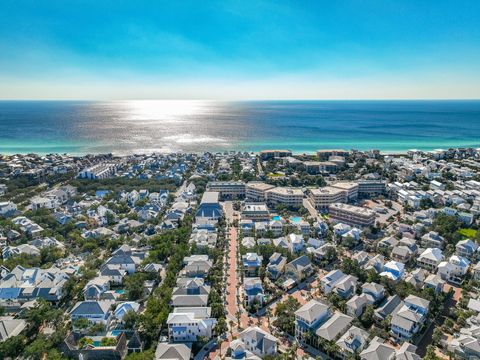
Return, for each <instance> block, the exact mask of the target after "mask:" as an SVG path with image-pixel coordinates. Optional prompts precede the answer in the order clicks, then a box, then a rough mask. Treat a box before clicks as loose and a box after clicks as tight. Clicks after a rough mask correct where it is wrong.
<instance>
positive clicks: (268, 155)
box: [260, 150, 292, 160]
mask: <svg viewBox="0 0 480 360" xmlns="http://www.w3.org/2000/svg"><path fill="white" fill-rule="evenodd" d="M288 156H292V152H291V151H290V150H263V151H260V159H262V160H270V159H278V158H284V157H288Z"/></svg>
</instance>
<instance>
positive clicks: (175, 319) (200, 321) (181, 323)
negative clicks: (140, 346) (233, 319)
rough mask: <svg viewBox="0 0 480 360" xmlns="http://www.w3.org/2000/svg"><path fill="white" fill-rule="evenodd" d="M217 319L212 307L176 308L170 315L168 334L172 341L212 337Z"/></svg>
mask: <svg viewBox="0 0 480 360" xmlns="http://www.w3.org/2000/svg"><path fill="white" fill-rule="evenodd" d="M215 323H216V320H215V319H213V318H211V317H210V308H207V307H202V308H176V309H175V310H174V312H173V313H170V314H169V315H168V319H167V325H168V336H169V339H170V341H172V342H192V341H197V340H198V339H199V338H200V337H205V338H207V339H210V338H211V337H212V332H213V327H214V326H215Z"/></svg>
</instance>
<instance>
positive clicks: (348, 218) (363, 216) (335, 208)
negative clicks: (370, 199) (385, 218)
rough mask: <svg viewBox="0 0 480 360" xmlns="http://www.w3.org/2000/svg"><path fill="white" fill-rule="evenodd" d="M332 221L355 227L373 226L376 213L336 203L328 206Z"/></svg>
mask: <svg viewBox="0 0 480 360" xmlns="http://www.w3.org/2000/svg"><path fill="white" fill-rule="evenodd" d="M328 211H329V213H330V219H332V220H333V221H335V222H342V223H345V224H348V225H353V226H371V225H374V224H375V212H373V211H372V210H370V209H366V208H363V207H358V206H352V205H348V204H341V203H334V204H330V205H329V206H328Z"/></svg>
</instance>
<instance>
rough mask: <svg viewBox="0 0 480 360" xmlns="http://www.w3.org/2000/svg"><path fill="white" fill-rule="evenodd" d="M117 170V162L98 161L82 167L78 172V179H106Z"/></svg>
mask: <svg viewBox="0 0 480 360" xmlns="http://www.w3.org/2000/svg"><path fill="white" fill-rule="evenodd" d="M116 171H117V164H112V163H100V164H95V165H93V166H91V167H89V168H86V169H83V170H82V171H80V172H79V173H78V177H79V178H80V179H90V180H98V179H107V178H109V177H112V176H113V175H114V174H115V172H116Z"/></svg>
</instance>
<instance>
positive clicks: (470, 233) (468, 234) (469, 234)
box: [458, 228, 477, 239]
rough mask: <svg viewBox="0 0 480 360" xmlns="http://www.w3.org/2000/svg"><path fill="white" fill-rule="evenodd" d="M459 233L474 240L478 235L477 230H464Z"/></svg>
mask: <svg viewBox="0 0 480 360" xmlns="http://www.w3.org/2000/svg"><path fill="white" fill-rule="evenodd" d="M458 233H459V234H460V235H462V236H464V237H466V238H469V239H473V238H475V235H477V230H474V229H467V228H463V229H460V230H458Z"/></svg>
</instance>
